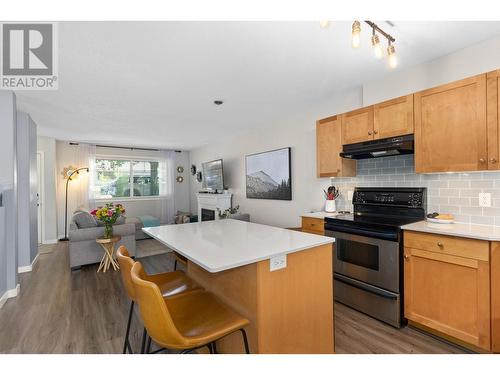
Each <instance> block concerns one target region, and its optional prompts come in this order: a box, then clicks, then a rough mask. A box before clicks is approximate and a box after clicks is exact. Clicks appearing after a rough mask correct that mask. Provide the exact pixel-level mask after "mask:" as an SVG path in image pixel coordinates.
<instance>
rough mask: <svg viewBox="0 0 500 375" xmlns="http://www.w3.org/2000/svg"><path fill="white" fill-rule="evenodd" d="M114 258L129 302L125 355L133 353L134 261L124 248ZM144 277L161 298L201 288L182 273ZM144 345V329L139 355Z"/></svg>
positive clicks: (124, 346) (120, 248)
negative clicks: (131, 332)
mask: <svg viewBox="0 0 500 375" xmlns="http://www.w3.org/2000/svg"><path fill="white" fill-rule="evenodd" d="M116 258H117V260H118V264H119V265H120V272H121V277H122V282H123V285H124V287H125V290H126V292H127V295H128V297H129V298H130V301H131V302H130V311H129V314H128V321H127V329H126V332H125V342H124V344H123V354H126V353H127V349H128V351H129V353H133V350H132V347H131V345H130V341H129V334H130V324H131V322H132V315H133V311H134V303H135V301H136V296H135V289H134V286H133V284H132V280H131V278H130V273H131V271H132V267H133V265H134V263H135V261H134V260H133V259H132V258H131V257H130V255H129V252H128V251H127V249H126V248H125V246H120V247H119V248H118V250H117V251H116ZM144 275H145V276H144V277H145V279H146V280H148V281H149V282H151V283H153V284H155V285H157V287H158V288H159V290H160V293H161V295H162V297H170V296H174V295H176V294H180V293H186V292H189V291H193V290H202V288H201V287H200V286H199V285H198V284H196V283H195V282H194V281H193V280H191V279H190V278H189V277H188V276H186V274H185V273H184V272H182V271H174V272H167V273H160V274H156V275H147V274H146V273H144ZM145 343H146V329H144V332H143V336H142V347H141V353H142V352H144V347H145Z"/></svg>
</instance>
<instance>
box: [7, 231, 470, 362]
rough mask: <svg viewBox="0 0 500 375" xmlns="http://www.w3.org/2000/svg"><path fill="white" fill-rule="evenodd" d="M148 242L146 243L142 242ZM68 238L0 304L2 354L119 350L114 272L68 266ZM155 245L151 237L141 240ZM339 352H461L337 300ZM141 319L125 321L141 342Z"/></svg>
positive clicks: (123, 310) (120, 302)
mask: <svg viewBox="0 0 500 375" xmlns="http://www.w3.org/2000/svg"><path fill="white" fill-rule="evenodd" d="M148 241H149V242H148ZM67 246H68V245H67V243H64V242H60V243H59V244H57V245H52V246H51V247H47V246H44V247H43V248H41V252H40V257H39V261H38V262H37V264H36V266H35V268H34V270H33V271H32V272H30V273H25V274H21V275H20V283H21V292H20V294H19V296H18V297H16V298H13V299H10V300H8V301H7V303H6V304H5V305H4V307H3V308H2V309H0V353H121V351H122V346H123V335H124V331H125V324H126V321H127V312H128V308H129V301H128V299H127V296H126V295H125V292H124V290H123V288H122V285H121V280H120V275H119V273H118V272H113V271H108V272H107V273H99V274H98V273H96V270H97V265H93V266H88V267H82V269H81V271H76V272H71V271H70V270H69V259H68V249H67ZM140 246H141V248H142V250H143V251H145V250H147V248H148V246H151V247H152V248H153V247H154V248H155V250H157V244H156V243H155V242H154V240H145V241H141V242H140ZM141 261H142V262H143V264H144V267H145V268H146V270H147V272H149V273H158V272H165V271H168V270H172V269H173V256H172V255H170V254H161V255H154V256H150V257H145V258H142V259H141ZM335 319H336V321H335V341H336V352H337V353H341V354H343V353H464V351H463V350H461V349H459V348H457V347H454V346H452V345H448V344H447V343H444V342H442V341H439V340H436V339H434V338H433V337H430V336H428V335H425V334H423V333H421V332H419V331H416V330H414V329H411V328H408V327H406V328H403V329H401V330H396V329H394V328H392V327H390V326H388V325H386V324H384V323H381V322H378V321H376V320H374V319H372V318H369V317H367V316H365V315H364V314H361V313H359V312H357V311H354V310H352V309H350V308H348V307H346V306H343V305H340V304H336V305H335ZM141 335H142V325H141V324H140V322H139V321H138V318H137V316H135V317H134V319H133V323H132V328H131V343H132V346H133V348H137V349H138V348H139V347H140V338H141Z"/></svg>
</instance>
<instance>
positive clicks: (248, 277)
mask: <svg viewBox="0 0 500 375" xmlns="http://www.w3.org/2000/svg"><path fill="white" fill-rule="evenodd" d="M187 272H188V274H189V276H191V277H192V278H193V279H194V280H196V281H197V282H198V283H200V284H201V285H202V286H203V287H204V288H205V289H206V290H208V291H210V292H212V293H214V294H215V295H216V296H217V297H219V298H220V299H221V300H222V301H223V302H224V303H226V304H227V305H229V306H231V307H232V308H233V309H235V310H236V311H238V312H239V313H240V314H242V315H243V316H245V317H246V318H248V319H249V320H250V325H249V326H248V327H247V328H246V331H247V334H248V340H249V344H250V351H251V353H334V347H335V345H334V315H333V270H332V244H327V245H322V246H317V247H313V248H310V249H306V250H303V251H299V252H296V253H292V254H288V255H287V267H286V268H283V269H280V270H277V271H273V272H270V271H269V260H264V261H260V262H258V263H253V264H249V265H246V266H242V267H238V268H234V269H229V270H227V271H222V272H217V273H210V272H208V271H206V270H204V269H203V268H201V267H199V266H197V265H196V264H194V263H193V262H190V261H189V262H188V271H187ZM217 350H218V352H220V353H244V348H243V341H242V339H241V335H240V334H239V333H233V334H231V335H229V336H227V337H225V338H223V339H221V340H219V341H217Z"/></svg>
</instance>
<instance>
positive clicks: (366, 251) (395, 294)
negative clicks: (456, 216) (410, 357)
mask: <svg viewBox="0 0 500 375" xmlns="http://www.w3.org/2000/svg"><path fill="white" fill-rule="evenodd" d="M424 194H425V189H423V188H358V189H356V191H355V193H354V198H353V204H354V214H349V215H339V216H336V217H327V218H326V219H325V235H327V236H330V237H334V238H335V246H334V257H333V269H334V280H335V286H334V293H335V300H336V301H339V302H341V303H343V304H345V305H348V306H351V307H353V308H355V309H357V310H360V311H362V312H364V313H366V314H368V315H370V316H373V317H375V318H377V319H380V320H382V321H385V322H386V323H389V324H391V325H393V326H395V327H401V325H402V315H403V311H402V307H403V304H402V295H403V283H402V280H403V273H402V246H403V245H402V244H403V241H402V233H403V232H402V230H401V225H403V224H405V223H408V222H413V221H419V220H421V219H422V218H423V217H424V216H425V210H424V209H423V206H424V204H425V199H424V198H425V195H424Z"/></svg>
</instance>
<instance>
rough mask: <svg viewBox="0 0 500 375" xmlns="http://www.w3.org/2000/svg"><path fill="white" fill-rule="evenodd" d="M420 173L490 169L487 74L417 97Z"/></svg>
mask: <svg viewBox="0 0 500 375" xmlns="http://www.w3.org/2000/svg"><path fill="white" fill-rule="evenodd" d="M414 106H415V108H414V109H415V170H416V172H417V173H418V172H420V173H421V172H448V171H450V172H459V171H475V170H485V169H487V168H488V163H487V159H488V153H487V135H486V133H487V126H486V74H481V75H477V76H474V77H470V78H467V79H463V80H461V81H457V82H453V83H450V84H446V85H442V86H439V87H435V88H432V89H429V90H424V91H421V92H418V93H416V94H414Z"/></svg>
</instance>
